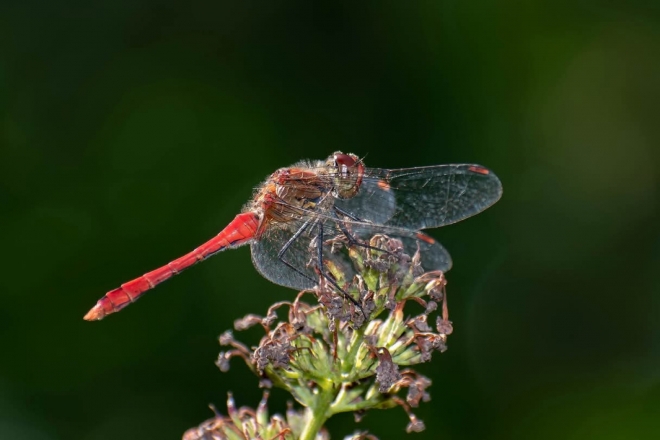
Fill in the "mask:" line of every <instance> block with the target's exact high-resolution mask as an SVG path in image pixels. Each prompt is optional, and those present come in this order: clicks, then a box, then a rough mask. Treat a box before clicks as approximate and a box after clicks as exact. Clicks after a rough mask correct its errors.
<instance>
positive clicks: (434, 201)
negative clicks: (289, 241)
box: [336, 164, 502, 230]
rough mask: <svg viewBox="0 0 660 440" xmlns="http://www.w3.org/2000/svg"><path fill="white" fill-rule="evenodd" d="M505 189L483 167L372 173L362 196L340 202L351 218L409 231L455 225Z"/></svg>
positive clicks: (407, 169) (453, 166)
mask: <svg viewBox="0 0 660 440" xmlns="http://www.w3.org/2000/svg"><path fill="white" fill-rule="evenodd" d="M501 195H502V184H501V182H500V180H499V179H498V178H497V176H496V175H495V174H494V173H493V172H492V171H490V170H488V169H487V168H484V167H482V166H480V165H469V164H463V165H438V166H431V167H419V168H405V169H396V170H384V169H373V168H371V169H367V170H366V172H365V178H364V181H363V184H362V186H361V188H360V191H358V193H357V194H356V195H355V196H354V197H353V198H352V199H347V200H338V201H337V203H336V205H337V206H339V207H340V208H342V209H343V208H345V209H346V210H347V211H348V212H349V213H350V214H351V215H352V216H354V217H356V218H360V219H364V220H369V221H373V222H374V223H381V224H384V225H387V226H393V227H400V228H405V229H410V230H420V229H426V228H437V227H440V226H445V225H449V224H452V223H456V222H458V221H461V220H463V219H466V218H468V217H471V216H473V215H475V214H478V213H479V212H481V211H483V210H485V209H486V208H488V207H489V206H491V205H493V204H494V203H495V202H497V200H499V198H500V196H501Z"/></svg>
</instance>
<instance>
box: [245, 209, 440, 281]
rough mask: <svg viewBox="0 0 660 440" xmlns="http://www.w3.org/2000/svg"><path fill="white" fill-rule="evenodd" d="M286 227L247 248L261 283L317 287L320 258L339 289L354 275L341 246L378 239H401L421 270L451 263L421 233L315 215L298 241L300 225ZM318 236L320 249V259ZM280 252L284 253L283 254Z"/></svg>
mask: <svg viewBox="0 0 660 440" xmlns="http://www.w3.org/2000/svg"><path fill="white" fill-rule="evenodd" d="M286 226H287V227H286V228H279V229H274V230H271V231H269V232H268V233H266V234H265V235H264V236H262V237H260V238H259V239H258V240H255V241H253V242H252V243H251V251H252V262H253V264H254V266H255V267H256V269H257V271H259V273H260V274H261V275H262V276H263V277H264V278H266V279H268V280H270V281H272V282H273V283H275V284H279V285H281V286H285V287H289V288H292V289H296V290H306V289H312V288H314V287H315V286H316V285H317V284H318V280H319V276H320V274H319V270H318V267H319V260H320V259H322V261H323V267H324V270H325V271H326V272H328V271H330V266H331V265H334V268H336V269H337V270H338V271H339V272H340V273H342V274H343V280H337V281H338V282H340V284H341V283H343V282H350V281H351V280H353V278H354V276H355V275H356V274H357V270H356V267H355V265H354V264H353V262H352V260H351V258H350V257H349V252H348V248H347V247H346V245H347V244H348V242H349V241H350V240H351V239H355V240H357V242H358V243H362V244H364V243H367V242H368V241H369V240H370V239H371V238H372V237H373V236H374V235H377V234H384V235H387V236H388V237H390V238H395V239H399V240H401V242H402V244H403V251H404V253H406V254H408V255H410V256H413V255H414V254H415V252H416V251H417V249H419V250H420V252H421V257H422V260H421V263H422V267H423V268H424V269H425V270H442V271H448V270H449V269H450V268H451V264H452V263H451V257H450V256H449V253H448V252H447V250H446V249H445V248H444V247H443V246H442V245H441V244H440V243H438V242H437V241H435V240H433V239H432V238H431V237H429V236H428V235H426V234H423V233H421V232H416V231H409V230H406V229H401V228H392V227H387V226H382V225H376V224H371V223H366V222H356V221H352V220H344V219H335V218H330V217H324V216H318V217H317V219H316V221H315V222H314V223H311V224H310V226H309V227H307V228H306V229H305V230H304V231H302V232H301V233H300V234H297V236H296V233H297V231H299V230H300V229H301V228H304V223H302V222H295V223H289V224H287V225H286ZM321 234H322V235H321ZM320 235H321V236H322V245H321V252H320V255H319V248H318V245H319V242H320V240H319V236H320ZM294 236H296V237H295V238H294ZM349 237H350V238H349ZM285 247H286V251H284V252H282V250H283V249H284V248H285Z"/></svg>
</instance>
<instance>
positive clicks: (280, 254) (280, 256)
mask: <svg viewBox="0 0 660 440" xmlns="http://www.w3.org/2000/svg"><path fill="white" fill-rule="evenodd" d="M311 223H312V219H309V220H307V221H306V222H305V223H304V224H303V225H302V226H301V227H300V229H298V230H297V231H296V233H295V234H293V235H292V236H291V238H289V241H287V242H286V243H285V244H284V246H282V249H280V250H279V252H278V253H277V259H278V260H280V261H281V262H282V263H284V264H285V265H286V266H287V267H288V268H289V269H291V270H293V271H294V272H296V273H297V274H298V275H300V276H302V277H303V278H306V279H308V280H309V281H311V282H312V283H316V280H315V279H314V278H312V277H310V276H308V275H307V274H305V273H303V272H302V271H300V270H299V269H298V268H297V267H295V266H294V265H293V264H291V263H289V262H288V261H286V260H285V259H284V254H285V253H286V251H288V250H289V248H290V247H291V244H292V243H293V242H294V241H296V240H297V239H298V238H299V237H300V236H301V235H302V234H303V232H305V231H306V230H307V228H309V225H310V224H311Z"/></svg>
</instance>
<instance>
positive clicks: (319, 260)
mask: <svg viewBox="0 0 660 440" xmlns="http://www.w3.org/2000/svg"><path fill="white" fill-rule="evenodd" d="M318 225H319V234H318V235H317V237H316V240H317V242H316V248H317V252H318V253H317V256H316V257H317V262H316V265H317V267H318V269H319V273H320V274H321V276H322V277H323V278H325V279H326V280H327V281H328V282H329V283H330V284H332V286H333V287H334V288H335V289H337V290H338V291H339V293H341V294H342V296H343V297H344V298H346V299H347V300H349V301H350V302H352V303H353V304H355V306H356V307H357V308H358V309H360V312H362V316H364V319H367V314H366V313H365V312H364V309H363V308H362V306H361V305H360V303H359V302H357V301H356V300H355V298H353V297H352V296H351V295H349V294H348V293H347V292H346V291H345V290H344V289H342V288H341V287H339V284H337V282H336V281H335V280H334V278H333V277H331V276H330V275H329V274H328V273H327V272H326V271H325V267H324V266H325V265H324V264H323V223H321V222H319V224H318Z"/></svg>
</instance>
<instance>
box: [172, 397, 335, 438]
mask: <svg viewBox="0 0 660 440" xmlns="http://www.w3.org/2000/svg"><path fill="white" fill-rule="evenodd" d="M267 400H268V392H267V391H266V392H264V396H263V398H262V399H261V402H260V403H259V406H258V407H257V409H256V410H254V409H252V408H247V407H242V408H236V404H235V403H234V399H233V397H232V395H231V394H229V396H228V399H227V415H226V416H223V415H222V414H219V413H218V411H217V410H216V409H215V408H214V407H213V406H212V407H211V409H212V410H213V411H214V412H215V417H213V418H212V419H209V420H207V421H205V422H204V423H202V424H201V425H199V426H198V427H196V428H192V429H189V430H188V431H186V432H185V433H184V434H183V440H252V439H264V440H265V439H273V440H296V439H298V438H300V433H301V432H302V430H303V428H304V426H303V424H304V419H303V416H302V414H301V413H300V412H298V411H294V410H293V409H292V408H289V410H288V411H287V412H286V417H282V416H280V415H277V414H275V415H273V416H272V417H269V416H268V409H267V405H266V402H267ZM329 438H330V437H329V436H328V433H327V432H326V431H324V430H321V431H320V432H319V433H318V434H316V436H315V437H314V440H329Z"/></svg>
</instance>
